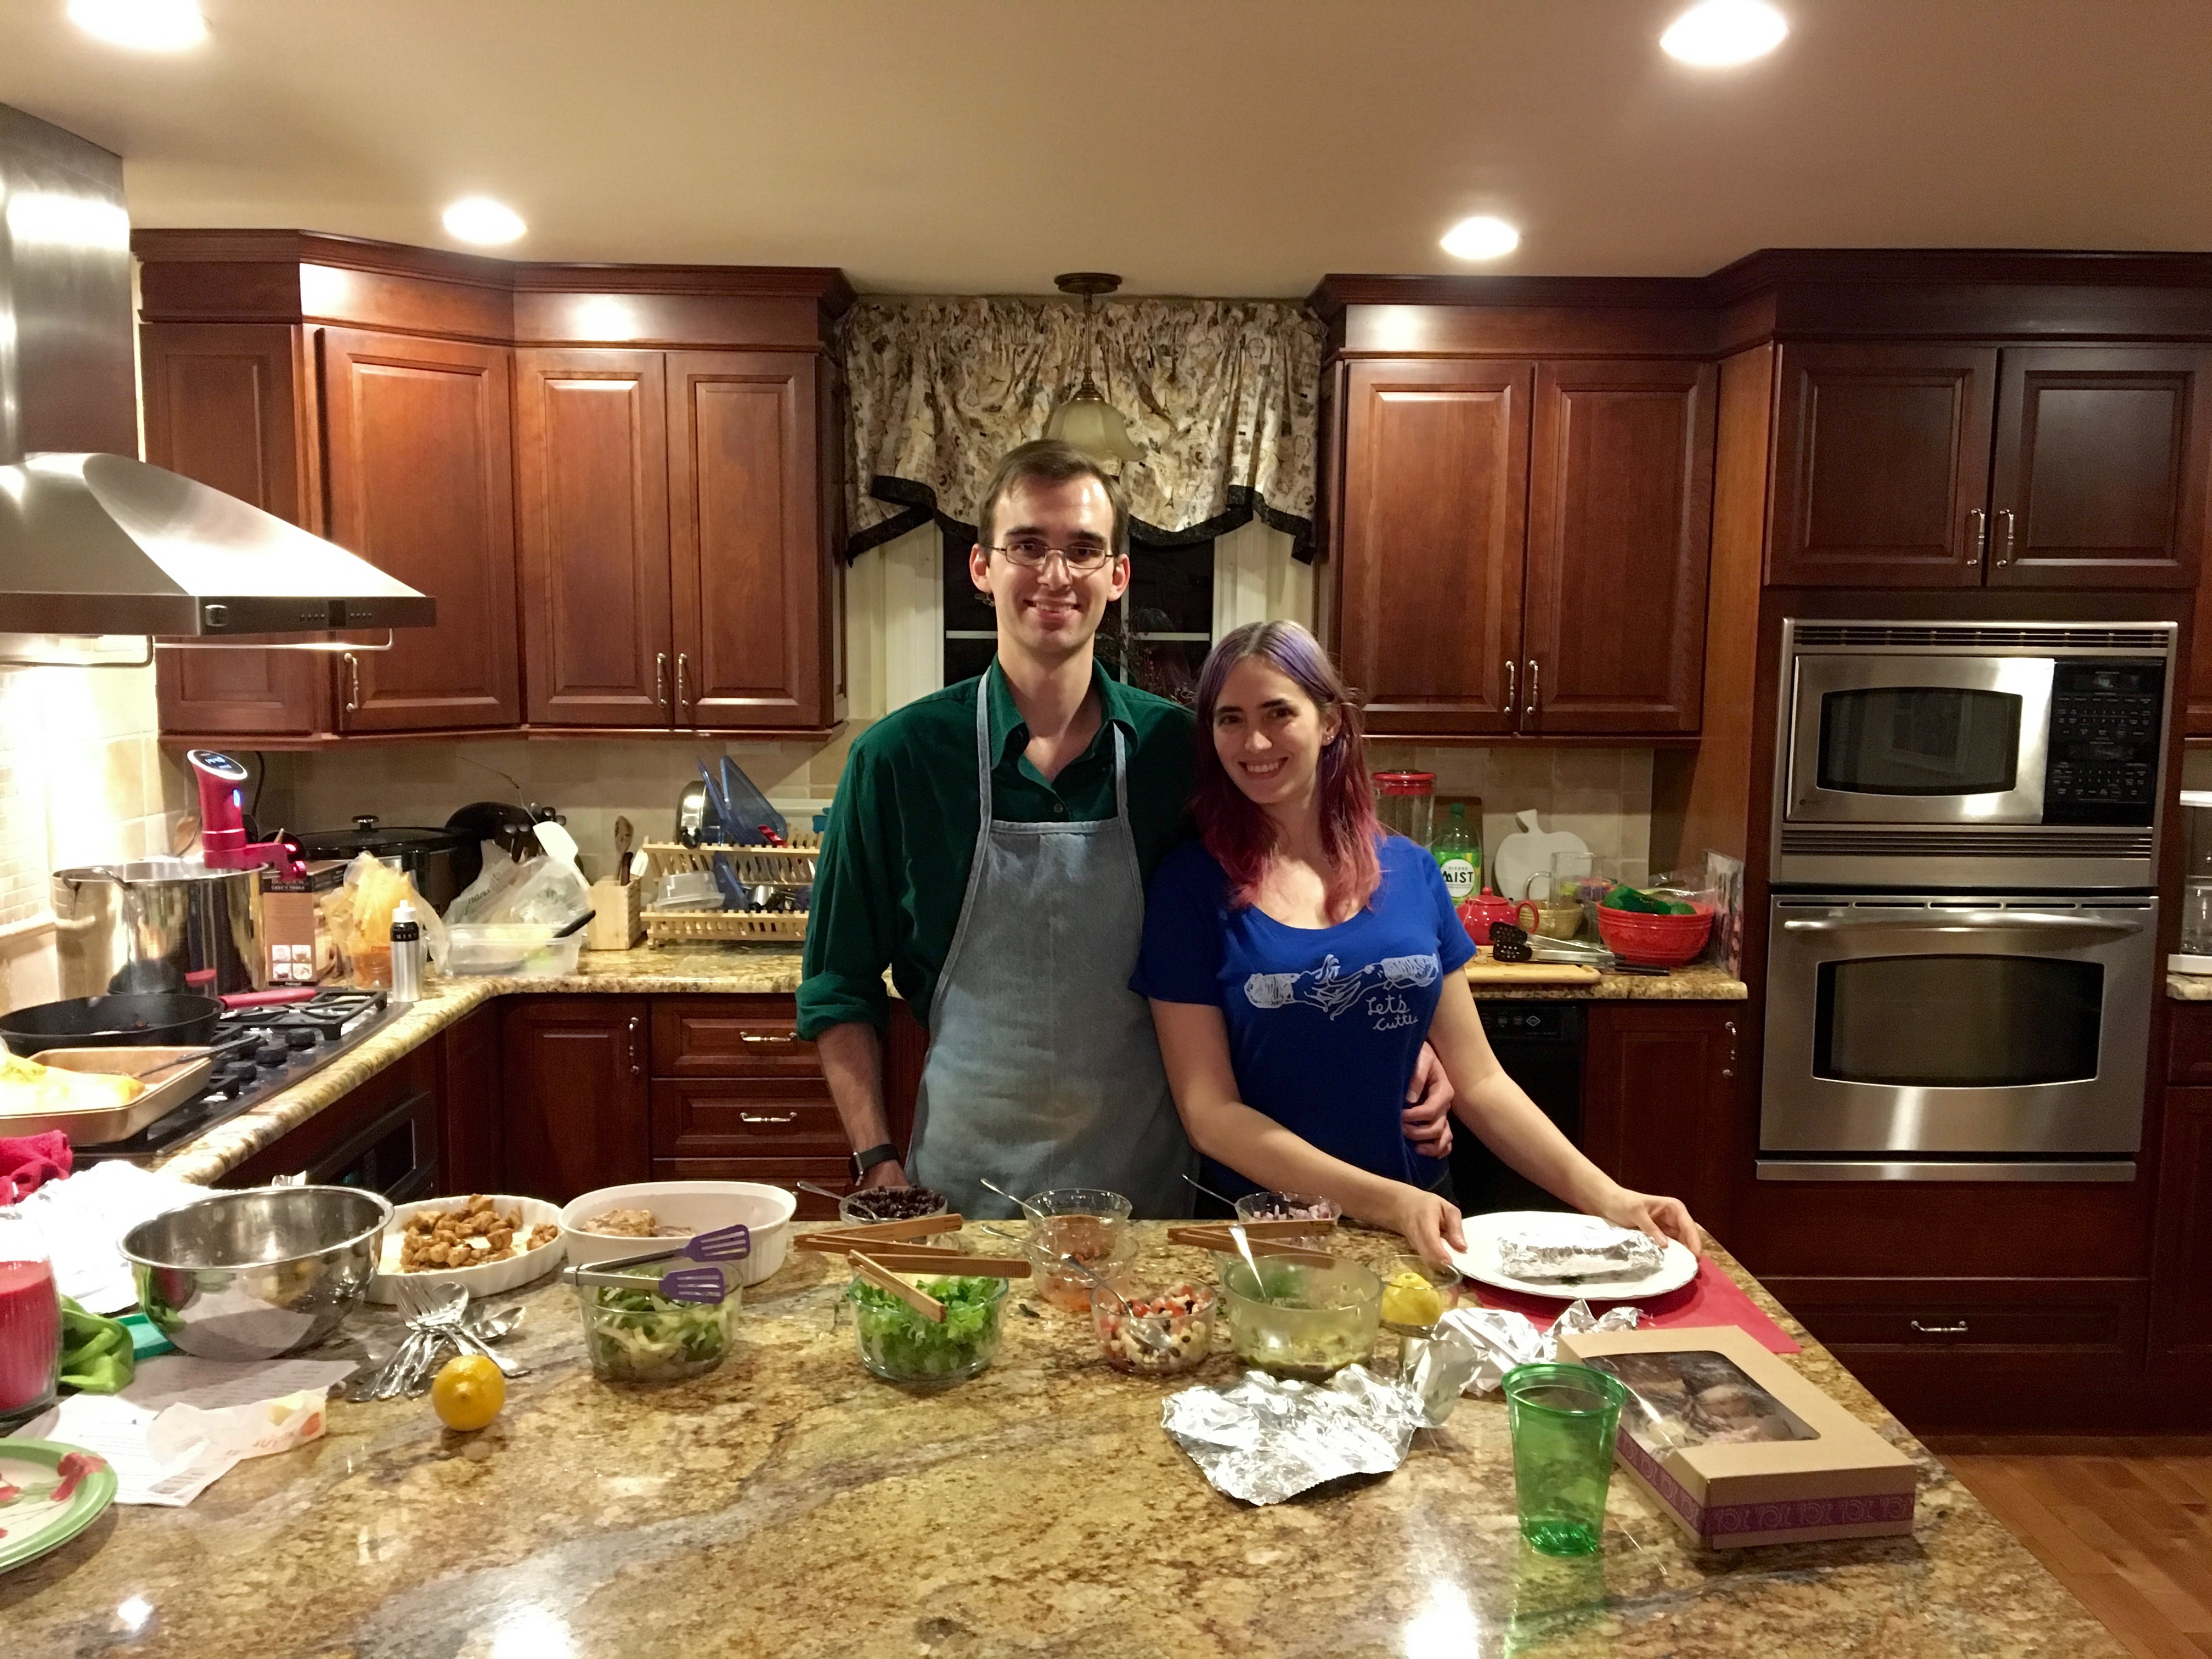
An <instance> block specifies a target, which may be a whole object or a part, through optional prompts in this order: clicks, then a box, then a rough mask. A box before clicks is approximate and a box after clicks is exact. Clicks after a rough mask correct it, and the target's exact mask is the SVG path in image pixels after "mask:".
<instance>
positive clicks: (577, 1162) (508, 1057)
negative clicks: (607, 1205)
mask: <svg viewBox="0 0 2212 1659" xmlns="http://www.w3.org/2000/svg"><path fill="white" fill-rule="evenodd" d="M646 1007H647V1004H646V1000H645V999H644V998H643V997H610V996H580V997H562V996H527V997H516V998H514V999H513V1000H512V1001H511V1002H509V1003H508V1005H507V1007H506V1008H505V1009H503V1010H502V1011H501V1030H500V1039H501V1040H500V1048H501V1112H500V1117H501V1139H502V1141H503V1143H504V1150H505V1156H506V1164H507V1182H508V1186H507V1190H508V1191H510V1192H513V1193H520V1194H526V1196H529V1197H532V1198H542V1199H545V1200H548V1201H550V1202H551V1203H555V1204H566V1203H567V1202H568V1200H570V1199H572V1198H574V1197H575V1196H576V1195H577V1194H580V1193H587V1192H590V1191H592V1189H593V1188H599V1187H618V1186H623V1185H624V1184H626V1183H628V1182H634V1181H644V1180H647V1179H648V1178H649V1177H650V1172H651V1170H652V1163H653V1127H652V1114H651V1110H650V1107H649V1104H648V1102H649V1095H648V1085H647V1081H646V1055H647V1037H646Z"/></svg>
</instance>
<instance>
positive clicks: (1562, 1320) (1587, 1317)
mask: <svg viewBox="0 0 2212 1659" xmlns="http://www.w3.org/2000/svg"><path fill="white" fill-rule="evenodd" d="M1643 1317H1644V1310H1642V1309H1640V1308H1632V1307H1628V1306H1626V1305H1625V1304H1624V1305H1623V1306H1620V1307H1618V1308H1608V1309H1607V1310H1606V1311H1605V1312H1604V1313H1602V1314H1593V1313H1592V1312H1591V1311H1590V1307H1589V1303H1587V1302H1577V1303H1575V1304H1572V1305H1571V1306H1570V1307H1569V1308H1568V1309H1567V1310H1566V1311H1565V1313H1563V1314H1561V1315H1560V1316H1559V1317H1558V1318H1557V1319H1555V1320H1553V1322H1552V1323H1551V1326H1550V1328H1548V1329H1542V1330H1540V1329H1539V1328H1537V1327H1536V1325H1535V1323H1534V1321H1532V1320H1530V1319H1528V1317H1526V1316H1523V1315H1521V1314H1517V1313H1515V1312H1514V1311H1513V1310H1511V1309H1510V1308H1454V1309H1453V1310H1451V1311H1450V1312H1449V1313H1448V1314H1446V1315H1445V1316H1443V1318H1442V1319H1439V1320H1438V1321H1437V1329H1436V1335H1435V1337H1434V1338H1433V1339H1431V1340H1432V1341H1433V1342H1434V1343H1435V1345H1436V1346H1438V1347H1442V1348H1449V1349H1457V1350H1459V1351H1460V1352H1462V1354H1472V1355H1473V1356H1474V1359H1475V1362H1476V1363H1475V1365H1474V1374H1473V1375H1472V1376H1470V1377H1468V1381H1467V1383H1466V1385H1465V1386H1466V1389H1467V1390H1468V1392H1471V1393H1474V1394H1488V1393H1489V1392H1490V1391H1491V1390H1492V1389H1494V1388H1496V1387H1497V1386H1498V1384H1499V1383H1503V1382H1504V1380H1505V1373H1506V1372H1508V1371H1510V1370H1512V1369H1513V1368H1514V1367H1515V1366H1516V1365H1536V1364H1547V1363H1548V1362H1550V1361H1552V1360H1554V1359H1557V1358H1559V1335H1560V1334H1561V1333H1562V1332H1565V1333H1566V1334H1570V1335H1573V1336H1580V1335H1582V1334H1583V1333H1584V1332H1586V1331H1632V1330H1634V1329H1635V1328H1636V1327H1637V1323H1638V1321H1640V1320H1641V1319H1642V1318H1643Z"/></svg>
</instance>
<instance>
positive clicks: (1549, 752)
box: [1367, 743, 1651, 882]
mask: <svg viewBox="0 0 2212 1659" xmlns="http://www.w3.org/2000/svg"><path fill="white" fill-rule="evenodd" d="M1367 757H1368V764H1369V765H1370V767H1371V768H1372V769H1375V770H1376V771H1378V772H1379V771H1383V770H1385V769H1402V770H1412V771H1417V772H1433V773H1435V774H1436V775H1437V797H1438V798H1439V799H1451V798H1453V797H1459V798H1462V799H1464V798H1465V797H1467V796H1470V795H1477V796H1480V797H1481V799H1482V851H1483V859H1484V869H1485V878H1486V879H1487V872H1488V866H1489V860H1490V859H1491V858H1492V856H1493V855H1495V854H1496V853H1497V851H1498V842H1501V841H1503V840H1504V838H1505V837H1506V836H1510V835H1511V834H1513V833H1514V832H1515V831H1516V829H1519V828H1520V827H1521V826H1520V824H1519V823H1517V822H1516V820H1515V816H1514V815H1515V814H1516V813H1518V812H1522V811H1528V809H1530V808H1534V810H1535V811H1536V812H1537V813H1538V814H1539V815H1540V827H1541V828H1542V829H1566V830H1571V831H1572V832H1573V833H1574V834H1576V835H1577V836H1581V837H1582V838H1583V842H1584V843H1585V844H1586V845H1587V846H1588V847H1589V849H1590V855H1591V857H1592V859H1593V860H1595V863H1596V866H1597V867H1598V869H1599V870H1600V871H1601V872H1603V873H1605V874H1607V875H1610V876H1613V877H1614V878H1616V879H1619V880H1621V881H1631V882H1640V881H1642V880H1644V878H1645V877H1646V876H1647V875H1649V874H1650V860H1651V751H1650V750H1649V749H1569V748H1558V749H1550V748H1541V747H1537V746H1535V745H1533V744H1531V745H1527V746H1523V745H1521V744H1513V745H1511V746H1505V747H1499V748H1495V749H1475V748H1461V747H1458V746H1457V745H1453V746H1450V747H1445V746H1443V745H1437V746H1436V747H1433V748H1431V747H1427V746H1424V745H1419V744H1399V743H1370V744H1369V745H1368V749H1367Z"/></svg>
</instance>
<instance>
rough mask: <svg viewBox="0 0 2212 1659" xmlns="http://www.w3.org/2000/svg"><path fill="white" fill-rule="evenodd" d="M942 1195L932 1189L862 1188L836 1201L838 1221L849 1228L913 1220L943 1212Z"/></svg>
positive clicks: (943, 1196) (943, 1201)
mask: <svg viewBox="0 0 2212 1659" xmlns="http://www.w3.org/2000/svg"><path fill="white" fill-rule="evenodd" d="M944 1213H945V1194H943V1193H940V1192H939V1191H938V1190H937V1189H936V1188H933V1187H865V1188H861V1189H860V1191H859V1192H857V1193H848V1194H846V1195H845V1196H844V1197H842V1198H841V1199H839V1200H837V1219H838V1220H840V1221H842V1222H843V1223H845V1225H848V1226H862V1227H865V1226H867V1225H870V1224H871V1223H873V1222H878V1221H913V1220H916V1219H918V1218H921V1217H922V1216H926V1215H943V1214H944Z"/></svg>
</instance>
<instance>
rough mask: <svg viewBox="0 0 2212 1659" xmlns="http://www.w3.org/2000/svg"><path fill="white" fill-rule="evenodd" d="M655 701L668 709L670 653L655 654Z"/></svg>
mask: <svg viewBox="0 0 2212 1659" xmlns="http://www.w3.org/2000/svg"><path fill="white" fill-rule="evenodd" d="M653 702H657V703H659V705H660V706H661V707H662V708H667V707H668V653H666V652H665V651H656V652H654V653H653Z"/></svg>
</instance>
